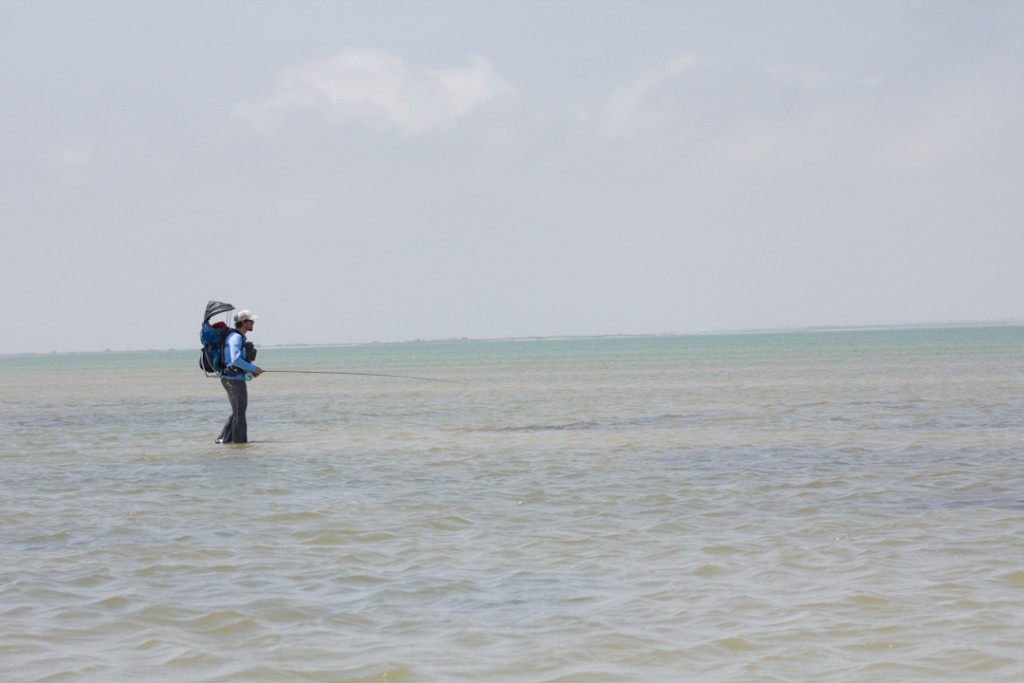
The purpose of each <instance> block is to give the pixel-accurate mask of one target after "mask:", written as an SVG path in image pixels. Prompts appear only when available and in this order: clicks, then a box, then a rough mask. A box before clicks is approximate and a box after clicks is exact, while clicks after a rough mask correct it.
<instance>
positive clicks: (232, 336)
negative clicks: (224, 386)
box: [224, 330, 256, 382]
mask: <svg viewBox="0 0 1024 683" xmlns="http://www.w3.org/2000/svg"><path fill="white" fill-rule="evenodd" d="M244 343H245V335H243V334H242V333H241V332H238V331H236V330H232V331H231V332H228V338H227V342H226V343H225V344H224V367H226V368H229V367H232V366H234V367H236V368H240V369H242V370H247V371H248V372H252V371H253V370H256V366H255V365H253V364H252V363H250V362H249V361H247V360H246V359H245V352H244V351H243V349H242V345H243V344H244ZM224 378H225V379H239V380H242V381H243V382H244V381H245V373H242V374H239V375H224Z"/></svg>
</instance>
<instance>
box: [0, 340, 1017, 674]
mask: <svg viewBox="0 0 1024 683" xmlns="http://www.w3.org/2000/svg"><path fill="white" fill-rule="evenodd" d="M1022 349H1024V328H1021V327H987V328H951V329H912V330H875V331H841V332H840V331H837V332H792V333H779V334H749V335H718V336H716V335H707V336H681V337H639V338H611V339H564V340H554V339H553V340H535V341H497V342H484V341H464V342H445V343H410V344H387V345H369V346H352V347H329V348H304V349H279V348H266V349H261V350H260V355H259V358H258V361H257V362H258V363H259V364H261V365H262V366H263V367H264V368H267V369H278V370H285V369H291V370H318V371H345V372H366V373H386V374H396V375H415V376H421V377H430V378H438V379H444V380H447V381H443V382H442V381H427V380H416V379H403V378H389V377H376V376H364V375H322V374H285V373H280V374H271V373H267V374H265V375H264V376H262V377H260V378H258V379H256V380H254V381H253V382H252V383H251V384H250V386H249V389H250V394H249V396H250V407H249V413H248V415H249V434H250V439H251V440H252V442H251V443H249V444H247V445H234V446H226V445H225V446H218V445H215V444H214V442H213V441H214V438H215V436H216V435H217V433H218V431H219V429H220V427H221V424H222V423H223V421H224V420H225V418H226V417H227V414H228V413H229V410H228V404H227V399H226V395H225V394H224V391H223V389H222V388H221V387H220V383H219V382H218V381H217V380H215V379H206V378H204V377H203V376H202V374H201V372H200V371H199V370H198V368H197V366H196V364H197V358H198V351H189V352H164V353H125V354H118V353H108V354H81V355H55V356H11V357H2V358H0V625H2V628H0V678H2V679H3V680H5V681H37V680H47V681H60V680H69V681H71V680H95V681H110V680H154V681H164V680H166V681H182V680H203V681H302V680H313V681H328V680H329V681H561V682H566V681H580V682H583V681H681V680H686V681H691V680H692V681H936V680H941V681H1019V680H1024V356H1022Z"/></svg>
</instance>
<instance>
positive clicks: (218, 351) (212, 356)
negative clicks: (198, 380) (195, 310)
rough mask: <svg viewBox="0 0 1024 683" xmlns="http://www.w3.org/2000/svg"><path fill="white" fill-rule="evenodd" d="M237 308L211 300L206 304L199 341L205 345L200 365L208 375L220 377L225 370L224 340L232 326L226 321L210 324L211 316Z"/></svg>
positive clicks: (200, 357)
mask: <svg viewBox="0 0 1024 683" xmlns="http://www.w3.org/2000/svg"><path fill="white" fill-rule="evenodd" d="M234 309H235V307H234V306H232V305H231V304H225V303H222V302H220V301H211V302H210V303H208V304H206V317H205V318H203V326H202V327H201V328H199V342H200V343H201V344H202V345H203V349H202V352H201V354H200V355H199V367H200V368H202V370H203V372H205V373H206V376H207V377H220V375H221V373H222V372H223V371H224V342H225V341H226V340H227V337H228V332H230V331H231V328H230V327H228V326H227V324H225V323H213V324H212V325H211V324H210V318H212V317H213V316H215V315H217V314H218V313H226V312H228V311H233V310H234Z"/></svg>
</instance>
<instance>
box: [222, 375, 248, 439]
mask: <svg viewBox="0 0 1024 683" xmlns="http://www.w3.org/2000/svg"><path fill="white" fill-rule="evenodd" d="M220 383H221V385H222V386H223V387H224V391H226V392H228V400H229V401H231V417H229V418H228V421H227V422H225V423H224V429H222V430H221V432H220V436H219V437H218V438H217V443H245V442H246V441H248V440H249V438H248V436H249V435H248V434H247V431H248V429H247V427H246V424H245V409H246V408H248V407H249V387H248V386H247V385H246V382H245V381H244V380H240V379H225V378H223V377H221V378H220Z"/></svg>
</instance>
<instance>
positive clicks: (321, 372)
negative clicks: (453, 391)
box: [263, 370, 454, 382]
mask: <svg viewBox="0 0 1024 683" xmlns="http://www.w3.org/2000/svg"><path fill="white" fill-rule="evenodd" d="M263 372H288V373H292V374H299V375H360V376H362V377H391V378H394V379H418V380H422V381H424V382H454V380H450V379H440V378H438V377H414V376H412V375H385V374H383V373H380V372H341V371H338V370H264V371H263Z"/></svg>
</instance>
